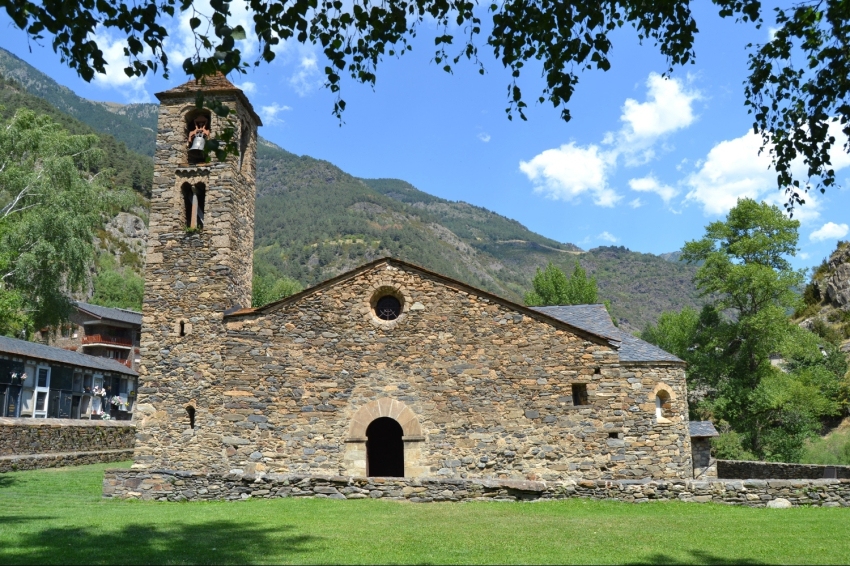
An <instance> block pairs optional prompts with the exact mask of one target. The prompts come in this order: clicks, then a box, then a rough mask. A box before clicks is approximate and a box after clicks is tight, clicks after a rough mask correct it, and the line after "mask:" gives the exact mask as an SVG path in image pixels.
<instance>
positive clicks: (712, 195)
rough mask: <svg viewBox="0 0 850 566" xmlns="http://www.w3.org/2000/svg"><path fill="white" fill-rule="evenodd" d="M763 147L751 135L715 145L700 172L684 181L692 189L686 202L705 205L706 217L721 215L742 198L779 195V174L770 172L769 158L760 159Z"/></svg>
mask: <svg viewBox="0 0 850 566" xmlns="http://www.w3.org/2000/svg"><path fill="white" fill-rule="evenodd" d="M760 147H761V136H758V135H756V134H754V133H752V132H749V133H746V134H744V135H743V136H741V137H740V138H735V139H733V140H726V141H722V142H720V143H719V144H717V145H715V146H714V147H713V148H711V151H709V152H708V156H707V157H706V158H705V162H704V163H702V165H701V166H700V168H699V170H698V171H697V172H695V173H692V174H691V175H689V176H688V178H687V179H686V180H685V183H686V184H687V185H688V186H689V187H690V189H691V190H690V191H689V192H688V194H687V196H686V200H688V201H694V202H697V203H699V204H700V205H702V207H703V211H704V212H705V214H706V215H720V214H725V213H726V212H727V211H728V210H729V209H730V208H732V207H733V206H735V204H736V203H737V202H738V199H739V198H752V199H759V198H760V197H761V196H762V195H763V194H765V193H766V192H767V191H769V190H771V189H772V190H774V191H776V173H775V172H773V171H772V170H768V167H769V166H770V163H771V162H770V156H769V155H768V154H767V152H762V154H761V155H759V148H760ZM777 192H778V191H777Z"/></svg>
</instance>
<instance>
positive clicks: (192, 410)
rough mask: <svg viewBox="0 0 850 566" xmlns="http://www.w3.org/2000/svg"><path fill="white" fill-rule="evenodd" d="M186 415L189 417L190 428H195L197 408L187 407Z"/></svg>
mask: <svg viewBox="0 0 850 566" xmlns="http://www.w3.org/2000/svg"><path fill="white" fill-rule="evenodd" d="M186 414H187V415H189V428H192V429H194V428H195V407H193V406H192V405H188V406H187V407H186Z"/></svg>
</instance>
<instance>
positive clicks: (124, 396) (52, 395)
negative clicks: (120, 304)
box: [0, 336, 139, 420]
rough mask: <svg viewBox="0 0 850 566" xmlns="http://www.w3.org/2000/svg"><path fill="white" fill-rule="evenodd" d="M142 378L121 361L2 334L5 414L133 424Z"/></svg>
mask: <svg viewBox="0 0 850 566" xmlns="http://www.w3.org/2000/svg"><path fill="white" fill-rule="evenodd" d="M138 375H139V374H138V373H137V372H136V371H135V370H133V369H131V368H129V367H127V366H126V365H124V364H122V363H121V362H119V361H116V360H110V359H108V358H101V357H97V356H90V355H87V354H82V353H79V352H74V351H71V350H65V349H62V348H57V347H54V346H48V345H46V344H40V343H38V342H27V341H25V340H18V339H16V338H8V337H5V336H0V416H4V417H33V418H65V419H103V418H112V419H118V420H130V419H131V418H132V407H133V403H134V400H135V396H136V390H137V383H138Z"/></svg>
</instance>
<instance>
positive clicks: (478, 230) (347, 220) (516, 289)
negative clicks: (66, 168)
mask: <svg viewBox="0 0 850 566" xmlns="http://www.w3.org/2000/svg"><path fill="white" fill-rule="evenodd" d="M5 73H11V74H12V76H15V77H20V79H21V81H22V83H23V85H24V86H25V87H26V90H27V91H28V93H29V94H30V95H37V96H41V97H43V98H45V99H46V100H48V101H51V102H52V103H53V104H54V105H58V106H59V108H60V109H68V110H69V114H71V115H72V116H78V117H79V121H77V120H75V119H68V118H65V119H64V122H63V123H65V124H66V125H68V127H69V128H72V127H73V128H86V125H87V126H88V127H90V128H92V129H94V130H97V131H99V132H113V131H116V128H117V129H118V131H117V132H116V133H115V135H116V137H117V138H118V139H120V140H123V141H125V142H126V143H127V144H128V146H129V147H131V148H133V147H135V148H138V151H139V152H140V153H142V154H145V155H152V154H153V148H154V136H153V130H154V129H155V126H156V117H157V106H156V105H154V104H131V105H120V104H113V103H100V102H91V101H88V100H85V99H82V98H80V97H78V96H77V95H75V94H74V93H73V92H71V91H70V90H69V89H67V88H64V87H61V86H60V85H58V84H56V82H55V81H53V80H52V79H51V78H50V77H47V76H46V75H44V74H43V73H41V72H40V71H38V70H36V69H34V68H33V67H31V66H29V65H27V64H26V63H25V62H23V61H21V60H20V59H18V58H17V57H14V56H13V55H11V54H9V53H8V52H5V51H3V50H1V49H0V74H5ZM19 90H20V89H19ZM20 94H21V92H18V93H17V94H16V96H17V95H20ZM42 106H44V107H45V108H46V110H45V111H47V112H48V113H49V112H51V110H49V108H50V107H49V106H48V105H46V104H45V103H43V102H42ZM52 112H54V113H55V112H56V110H55V109H54V110H52ZM75 113H76V114H75ZM56 115H57V116H60V114H56ZM80 122H84V123H85V124H82V123H80ZM80 133H82V131H81V132H80ZM125 151H126V150H125ZM133 155H135V154H133ZM136 157H137V158H139V159H147V158H142V157H141V156H136ZM128 159H129V158H128ZM147 163H150V160H149V159H147ZM117 165H118V168H119V169H120V168H121V166H122V165H121V164H120V163H119V164H117ZM148 182H149V178H148ZM385 255H392V256H394V257H398V258H400V259H405V260H408V261H411V262H413V263H416V264H419V265H422V266H423V267H426V268H429V269H432V270H434V271H437V272H440V273H444V274H445V275H447V276H450V277H454V278H457V279H460V280H462V281H464V282H466V283H469V284H471V285H474V286H477V287H481V288H483V289H486V290H488V291H491V292H493V293H496V294H499V295H501V296H504V297H506V298H509V299H512V300H515V301H518V302H521V301H522V297H523V295H524V294H525V293H526V292H527V291H528V290H529V289H530V288H531V280H532V278H533V276H534V273H535V271H536V269H537V268H542V267H545V266H546V264H547V263H548V262H550V261H551V262H553V263H554V264H556V265H558V266H559V267H561V268H562V269H564V271H566V272H568V273H569V272H570V271H571V270H572V269H573V266H574V264H575V262H576V261H577V260H578V261H580V263H581V265H582V266H583V267H584V268H585V269H587V270H588V272H589V273H590V274H592V275H594V276H595V277H596V278H597V280H598V284H599V290H600V298H601V299H610V300H611V301H612V310H613V313H614V314H615V315H616V316H617V317H618V318H620V319H621V321H623V322H624V326H625V328H626V329H628V330H636V329H640V328H642V327H643V326H644V325H645V324H646V323H648V322H654V321H655V319H656V318H657V316H658V315H659V314H660V313H661V312H662V311H664V310H678V309H681V308H682V307H684V306H699V298H698V296H697V293H696V290H695V289H694V286H693V284H692V282H691V281H692V277H693V273H694V268H693V267H691V266H688V265H684V264H682V263H680V262H675V261H674V262H671V261H666V260H665V259H664V258H662V257H659V256H654V255H651V254H641V253H636V252H631V251H629V250H627V249H626V248H622V247H620V248H612V247H603V248H596V249H593V250H590V251H588V252H583V251H582V250H581V249H579V248H578V247H576V246H574V245H572V244H565V243H559V242H556V241H554V240H552V239H549V238H546V237H544V236H541V235H539V234H536V233H534V232H532V231H530V230H528V229H527V228H526V227H524V226H523V225H522V224H520V223H519V222H517V221H515V220H511V219H509V218H506V217H504V216H502V215H499V214H496V213H494V212H491V211H489V210H487V209H485V208H482V207H478V206H474V205H471V204H468V203H465V202H455V201H449V200H445V199H441V198H438V197H435V196H433V195H429V194H427V193H424V192H422V191H420V190H418V189H416V188H415V187H413V186H412V185H410V184H409V183H407V182H405V181H401V180H397V179H357V178H355V177H353V176H351V175H348V174H347V173H345V172H344V171H342V170H340V169H339V168H337V167H336V166H334V165H333V164H331V163H328V162H326V161H321V160H318V159H313V158H311V157H307V156H300V157H299V156H297V155H294V154H292V153H289V152H287V151H286V150H284V149H282V148H280V147H278V146H276V145H274V144H273V143H271V142H268V141H266V140H263V139H262V138H261V139H260V144H259V150H258V163H257V212H256V232H255V254H254V263H255V267H256V268H257V271H262V272H263V273H269V272H271V273H274V272H276V273H278V274H281V275H287V276H290V277H293V278H294V279H297V280H298V281H300V282H301V283H302V284H304V285H313V284H315V283H318V282H319V281H322V280H325V279H327V278H329V277H333V276H335V275H337V274H339V273H341V272H343V271H346V270H348V269H351V268H354V267H356V266H358V265H360V264H362V263H365V262H367V261H369V260H371V259H374V258H376V257H380V256H385Z"/></svg>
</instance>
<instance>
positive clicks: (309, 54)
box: [289, 46, 324, 96]
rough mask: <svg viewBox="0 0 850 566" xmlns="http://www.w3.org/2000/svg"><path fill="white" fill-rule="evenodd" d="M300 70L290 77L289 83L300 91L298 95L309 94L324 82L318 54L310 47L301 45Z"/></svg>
mask: <svg viewBox="0 0 850 566" xmlns="http://www.w3.org/2000/svg"><path fill="white" fill-rule="evenodd" d="M299 51H300V53H299V58H300V60H299V62H298V70H297V71H296V72H295V73H294V74H293V75H292V76H291V77H289V84H290V85H291V86H292V88H293V89H295V92H297V93H298V96H307V95H308V94H310V93H311V92H313V91H314V90H316V89H317V88H319V87H321V86H322V84H323V83H324V78H323V76H322V75H321V74H320V73H319V65H318V59H317V58H316V54H315V53H314V52H313V51H312V50H311V49H310V48H309V47H304V46H301V47H299Z"/></svg>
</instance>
